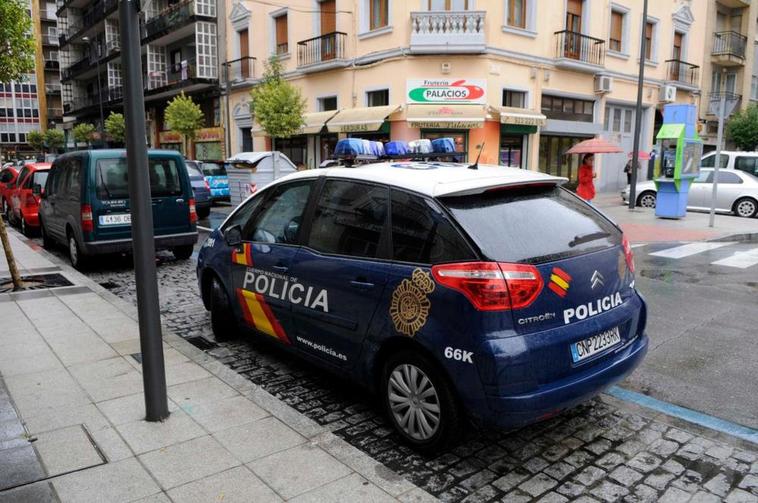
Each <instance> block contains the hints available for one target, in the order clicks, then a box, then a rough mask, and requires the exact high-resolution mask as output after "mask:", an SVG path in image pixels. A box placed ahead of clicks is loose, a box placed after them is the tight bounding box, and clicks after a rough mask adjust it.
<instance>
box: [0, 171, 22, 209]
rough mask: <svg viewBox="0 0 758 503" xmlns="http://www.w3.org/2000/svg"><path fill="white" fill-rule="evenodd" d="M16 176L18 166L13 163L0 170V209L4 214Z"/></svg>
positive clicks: (14, 185) (14, 186)
mask: <svg viewBox="0 0 758 503" xmlns="http://www.w3.org/2000/svg"><path fill="white" fill-rule="evenodd" d="M17 178H18V168H16V167H15V166H13V165H11V166H8V167H5V168H3V169H2V170H0V211H2V213H3V214H4V215H7V214H8V205H9V204H10V203H9V201H10V197H11V191H12V190H13V189H15V188H16V179H17Z"/></svg>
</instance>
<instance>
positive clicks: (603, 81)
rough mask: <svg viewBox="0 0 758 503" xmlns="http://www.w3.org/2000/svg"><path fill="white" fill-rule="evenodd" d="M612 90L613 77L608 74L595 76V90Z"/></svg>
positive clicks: (599, 92)
mask: <svg viewBox="0 0 758 503" xmlns="http://www.w3.org/2000/svg"><path fill="white" fill-rule="evenodd" d="M611 91H613V77H609V76H608V75H596V76H595V92H596V93H598V94H605V93H609V92H611Z"/></svg>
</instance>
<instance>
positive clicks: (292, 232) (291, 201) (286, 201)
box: [242, 180, 312, 244]
mask: <svg viewBox="0 0 758 503" xmlns="http://www.w3.org/2000/svg"><path fill="white" fill-rule="evenodd" d="M311 185H312V182H311V181H310V180H309V181H306V182H295V183H287V184H284V185H279V186H277V187H276V188H273V189H272V192H271V193H270V194H269V195H268V196H267V197H266V198H265V200H264V201H263V203H262V204H261V210H260V211H259V212H256V215H255V216H254V217H253V219H252V221H249V222H248V225H246V226H245V228H244V229H243V232H242V237H243V239H245V240H247V241H254V242H259V243H283V244H295V243H296V241H297V231H298V229H299V227H300V224H301V223H302V219H303V212H304V211H305V206H306V204H307V203H308V197H309V196H310V193H311Z"/></svg>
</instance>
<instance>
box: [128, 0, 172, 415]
mask: <svg viewBox="0 0 758 503" xmlns="http://www.w3.org/2000/svg"><path fill="white" fill-rule="evenodd" d="M138 5H139V4H138V2H137V0H121V5H119V20H120V24H121V54H122V58H123V65H124V66H123V68H124V77H125V79H124V80H125V83H124V119H125V125H126V152H127V156H126V159H127V164H128V166H129V200H130V206H131V213H132V241H133V244H132V247H133V250H134V275H135V279H136V283H137V311H138V315H139V333H140V348H141V351H142V382H143V385H144V388H145V419H147V420H148V421H162V420H163V419H166V418H167V417H168V403H167V402H168V401H167V399H166V369H165V366H164V362H163V338H162V336H161V316H160V305H159V303H158V282H157V278H156V270H155V242H154V241H153V213H152V200H151V198H150V180H149V177H148V171H147V146H146V145H145V97H144V96H143V94H142V60H141V56H140V37H139V7H138Z"/></svg>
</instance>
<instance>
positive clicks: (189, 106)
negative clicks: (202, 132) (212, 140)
mask: <svg viewBox="0 0 758 503" xmlns="http://www.w3.org/2000/svg"><path fill="white" fill-rule="evenodd" d="M163 118H164V120H165V121H166V124H167V125H168V127H169V129H171V130H173V131H176V132H177V133H180V134H181V135H182V140H183V147H184V155H185V156H187V157H189V152H188V151H187V147H188V144H187V140H194V139H195V134H196V133H197V130H198V129H200V128H201V127H202V125H203V111H202V110H201V109H200V106H199V105H197V104H196V103H195V102H194V101H192V98H191V97H189V96H185V95H184V93H182V94H180V95H179V96H177V97H175V98H174V99H173V100H171V101H170V102H169V104H168V106H167V107H166V111H165V112H163Z"/></svg>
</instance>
